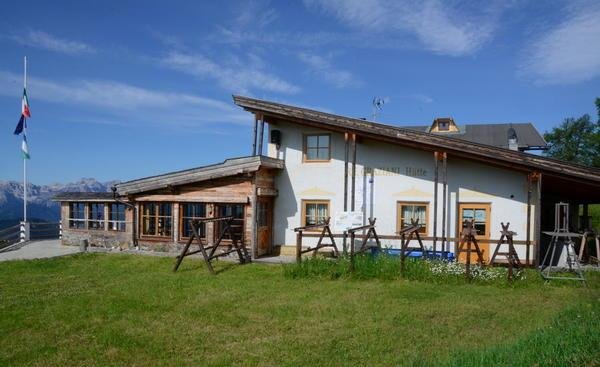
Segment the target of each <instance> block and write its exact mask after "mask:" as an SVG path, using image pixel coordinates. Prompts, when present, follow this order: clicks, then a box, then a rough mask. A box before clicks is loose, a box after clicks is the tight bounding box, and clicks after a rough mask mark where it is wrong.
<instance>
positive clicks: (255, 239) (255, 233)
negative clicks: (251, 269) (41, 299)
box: [250, 174, 258, 259]
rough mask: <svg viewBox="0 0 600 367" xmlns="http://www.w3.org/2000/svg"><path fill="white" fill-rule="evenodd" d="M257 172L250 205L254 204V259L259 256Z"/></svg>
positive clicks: (252, 243) (252, 244)
mask: <svg viewBox="0 0 600 367" xmlns="http://www.w3.org/2000/svg"><path fill="white" fill-rule="evenodd" d="M256 190H257V188H256V174H255V175H254V178H253V180H252V201H251V203H250V205H251V206H252V215H251V216H250V218H251V220H252V240H251V246H252V250H251V254H252V259H255V258H257V257H258V215H257V214H258V213H257V209H258V208H257V204H258V195H257V192H256Z"/></svg>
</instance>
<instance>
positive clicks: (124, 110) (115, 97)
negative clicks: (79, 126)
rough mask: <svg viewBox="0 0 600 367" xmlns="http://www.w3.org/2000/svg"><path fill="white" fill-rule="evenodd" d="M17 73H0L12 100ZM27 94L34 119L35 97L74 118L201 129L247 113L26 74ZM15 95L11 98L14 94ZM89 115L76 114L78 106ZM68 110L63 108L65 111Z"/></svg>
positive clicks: (2, 88)
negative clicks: (30, 76)
mask: <svg viewBox="0 0 600 367" xmlns="http://www.w3.org/2000/svg"><path fill="white" fill-rule="evenodd" d="M21 78H22V77H21V76H20V75H17V74H13V73H9V72H4V71H0V95H4V96H8V97H13V98H16V99H17V100H18V96H19V93H21V91H20V88H22V86H21V85H22V84H21V83H22V79H21ZM27 89H28V90H27V92H28V96H29V100H30V103H31V104H32V110H33V111H32V112H33V118H36V116H35V115H36V113H35V101H36V100H38V101H45V102H50V103H59V104H63V105H66V106H70V107H72V108H73V112H72V113H73V114H74V115H76V116H74V117H76V118H78V119H79V121H91V122H102V123H117V124H121V125H126V124H144V125H149V124H154V125H163V126H174V127H181V126H185V127H203V126H205V125H206V124H207V123H218V124H219V125H221V124H247V123H249V121H250V120H251V118H250V117H249V115H248V114H247V113H245V112H243V111H241V110H240V109H239V108H237V107H236V106H234V105H233V104H232V103H225V102H222V101H219V100H216V99H212V98H206V97H201V96H198V95H193V94H185V93H172V92H163V91H157V90H151V89H146V88H141V87H137V86H133V85H129V84H125V83H120V82H116V81H110V80H67V81H55V80H49V79H43V78H28V85H27ZM15 96H16V97H15ZM82 109H83V110H86V111H88V112H89V113H90V114H89V115H88V114H86V115H81V110H82ZM69 110H70V109H65V111H69Z"/></svg>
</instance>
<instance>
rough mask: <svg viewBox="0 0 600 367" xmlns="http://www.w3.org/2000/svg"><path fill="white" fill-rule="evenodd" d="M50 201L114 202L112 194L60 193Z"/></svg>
mask: <svg viewBox="0 0 600 367" xmlns="http://www.w3.org/2000/svg"><path fill="white" fill-rule="evenodd" d="M52 201H60V202H74V201H85V202H99V203H104V202H107V201H116V200H115V197H114V194H113V193H112V192H61V193H58V194H56V195H54V196H53V197H52Z"/></svg>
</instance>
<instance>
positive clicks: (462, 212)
mask: <svg viewBox="0 0 600 367" xmlns="http://www.w3.org/2000/svg"><path fill="white" fill-rule="evenodd" d="M490 214H491V204H481V203H477V204H476V203H459V204H458V219H459V220H458V233H461V232H462V226H463V222H464V221H465V220H473V219H475V229H476V230H477V235H476V236H475V239H477V241H478V242H477V243H478V244H479V248H480V249H481V252H482V254H483V260H484V261H485V262H488V260H489V257H490V255H489V254H490V251H489V249H490V245H489V243H482V242H481V241H479V240H489V239H490ZM464 248H466V247H464ZM471 249H473V250H474V249H475V246H472V247H471ZM466 259H467V254H466V253H461V254H460V256H459V257H458V260H459V261H460V262H463V263H464V262H466ZM476 263H477V253H476V252H472V253H471V264H476Z"/></svg>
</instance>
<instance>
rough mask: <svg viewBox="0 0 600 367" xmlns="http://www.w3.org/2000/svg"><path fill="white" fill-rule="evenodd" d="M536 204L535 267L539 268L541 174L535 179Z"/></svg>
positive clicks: (540, 251) (540, 248)
mask: <svg viewBox="0 0 600 367" xmlns="http://www.w3.org/2000/svg"><path fill="white" fill-rule="evenodd" d="M537 194H538V197H537V203H536V213H535V243H536V249H535V266H536V267H539V266H540V261H541V258H540V257H541V256H542V174H541V173H538V177H537Z"/></svg>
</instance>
